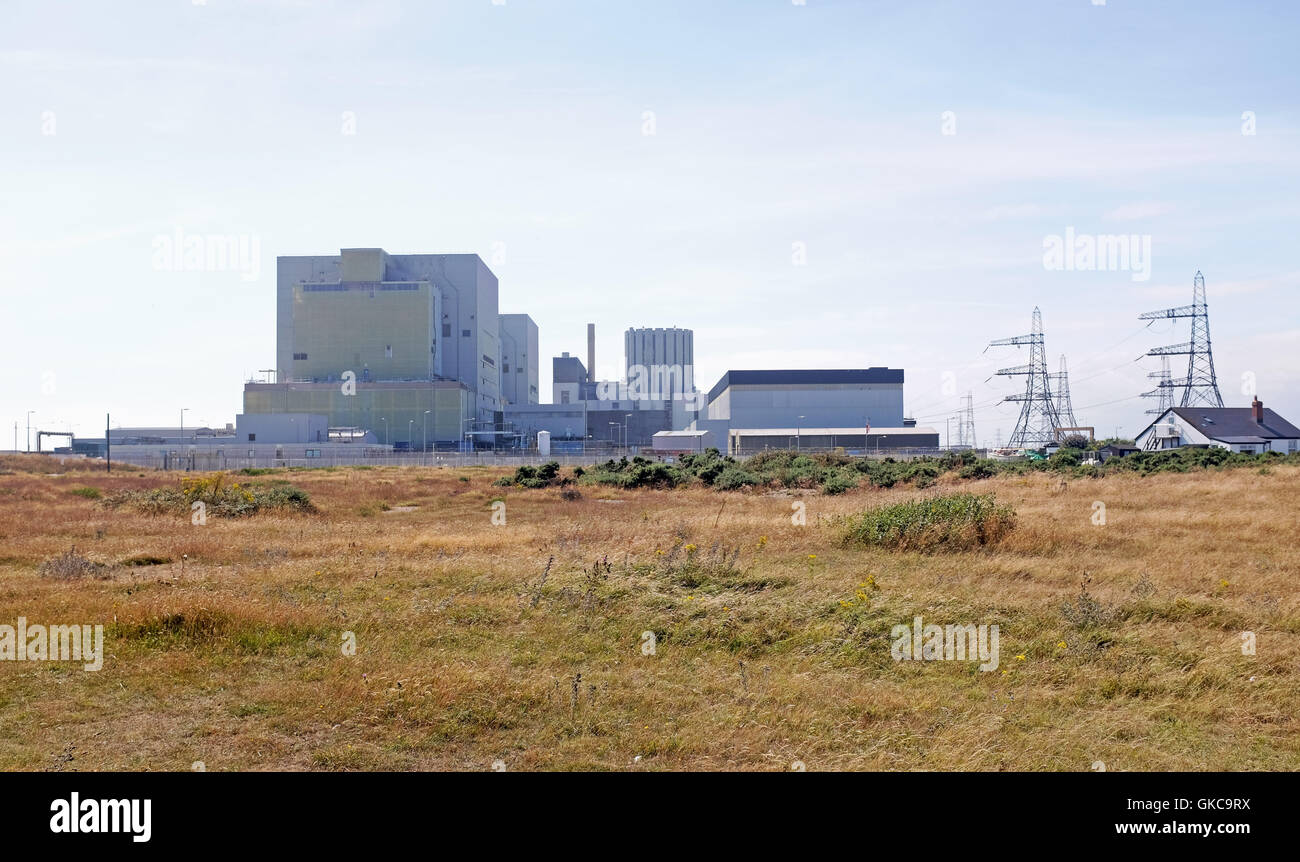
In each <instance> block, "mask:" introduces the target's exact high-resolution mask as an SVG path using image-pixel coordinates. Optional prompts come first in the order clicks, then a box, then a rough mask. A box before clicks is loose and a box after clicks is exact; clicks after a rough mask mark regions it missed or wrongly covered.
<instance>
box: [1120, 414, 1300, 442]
mask: <svg viewBox="0 0 1300 862" xmlns="http://www.w3.org/2000/svg"><path fill="white" fill-rule="evenodd" d="M1170 413H1173V414H1174V415H1176V416H1177V417H1178V418H1179V419H1182V420H1183V421H1184V422H1186V423H1187V424H1188V425H1190V426H1191V427H1193V428H1195V429H1196V430H1197V431H1199V432H1200V433H1202V434H1204V435H1205V436H1206V437H1208V438H1210V439H1211V440H1217V441H1219V442H1221V443H1231V442H1236V440H1235V438H1240V437H1263V438H1266V439H1271V440H1286V439H1290V438H1293V437H1300V428H1296V426H1294V425H1292V424H1291V423H1290V422H1288V421H1287V420H1285V419H1283V418H1282V417H1281V416H1279V415H1278V413H1277V412H1276V411H1275V410H1272V409H1270V408H1268V407H1265V408H1264V421H1263V422H1262V423H1256V422H1255V419H1254V416H1253V415H1252V413H1251V408H1250V407H1171V408H1169V410H1167V411H1165V412H1164V413H1161V414H1160V415H1159V416H1157V417H1156V420H1155V421H1154V422H1152V423H1151V424H1150V425H1148V426H1147V427H1146V428H1143V429H1142V430H1141V431H1140V432H1138V435H1137V436H1138V437H1141V436H1142V435H1143V434H1145V433H1146V432H1147V431H1149V430H1151V428H1152V427H1153V426H1155V425H1157V424H1159V422H1160V420H1161V419H1163V418H1164V417H1165V416H1167V415H1168V414H1170ZM1206 418H1207V419H1210V420H1211V421H1212V422H1213V424H1212V425H1202V424H1201V420H1202V419H1206Z"/></svg>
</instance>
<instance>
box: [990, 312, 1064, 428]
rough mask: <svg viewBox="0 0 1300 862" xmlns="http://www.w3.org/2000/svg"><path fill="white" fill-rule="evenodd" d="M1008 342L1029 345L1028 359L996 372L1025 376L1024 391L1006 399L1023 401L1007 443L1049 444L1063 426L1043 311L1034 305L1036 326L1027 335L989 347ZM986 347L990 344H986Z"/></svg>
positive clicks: (1003, 374)
mask: <svg viewBox="0 0 1300 862" xmlns="http://www.w3.org/2000/svg"><path fill="white" fill-rule="evenodd" d="M1007 345H1014V346H1022V345H1028V346H1029V362H1028V363H1027V364H1025V365H1017V366H1015V367H1013V368H1003V369H1001V370H999V371H998V372H997V373H998V374H1000V375H1002V376H1004V377H1021V376H1023V377H1024V378H1025V391H1024V394H1022V395H1008V396H1007V397H1006V398H1004V399H1002V400H1003V401H1019V402H1020V418H1019V419H1017V420H1016V427H1015V430H1014V431H1012V432H1011V439H1010V440H1009V441H1008V445H1010V446H1013V447H1016V448H1022V447H1037V446H1046V445H1048V444H1049V443H1054V442H1056V429H1057V428H1059V427H1061V422H1060V417H1058V416H1057V414H1056V401H1055V400H1054V399H1053V398H1052V382H1051V377H1050V375H1048V373H1047V348H1046V343H1045V340H1044V338H1043V314H1042V312H1041V311H1039V310H1038V307H1037V306H1035V307H1034V319H1033V326H1032V328H1031V330H1030V332H1029V334H1028V335H1017V336H1014V337H1012V338H1000V339H998V340H997V341H991V342H989V347H1001V346H1007ZM984 349H985V350H987V349H988V348H987V347H986V348H984Z"/></svg>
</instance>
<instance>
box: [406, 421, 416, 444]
mask: <svg viewBox="0 0 1300 862" xmlns="http://www.w3.org/2000/svg"><path fill="white" fill-rule="evenodd" d="M414 442H415V420H414V419H407V420H406V445H407V446H410V445H411V444H412V443H414Z"/></svg>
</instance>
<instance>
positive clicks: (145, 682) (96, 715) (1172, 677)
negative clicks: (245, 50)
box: [0, 458, 1300, 771]
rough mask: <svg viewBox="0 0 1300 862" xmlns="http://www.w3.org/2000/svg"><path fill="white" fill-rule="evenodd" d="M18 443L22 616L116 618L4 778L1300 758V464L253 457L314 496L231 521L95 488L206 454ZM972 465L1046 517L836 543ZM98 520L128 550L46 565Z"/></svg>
mask: <svg viewBox="0 0 1300 862" xmlns="http://www.w3.org/2000/svg"><path fill="white" fill-rule="evenodd" d="M33 465H36V466H33ZM0 467H3V468H5V469H3V470H0V623H3V624H8V625H15V624H16V620H17V618H18V617H19V616H23V617H25V618H26V619H27V620H28V622H29V623H45V624H59V623H69V624H71V623H85V624H95V623H102V624H104V627H105V646H104V648H105V653H106V658H105V659H104V666H103V669H102V670H100V671H98V672H86V671H83V670H82V669H81V667H80V665H79V664H74V663H57V662H18V661H3V662H0V726H3V733H0V768H2V769H6V770H57V769H62V770H106V769H124V770H189V769H191V764H193V763H194V762H195V761H202V762H203V763H204V764H206V768H207V769H208V770H374V769H379V770H415V769H452V770H488V769H492V768H493V764H494V762H496V761H501V762H502V764H504V768H506V769H509V770H511V771H516V770H541V769H552V770H553V769H581V770H588V769H596V770H627V769H643V770H790V769H791V768H798V767H797V766H795V762H796V761H799V762H801V763H802V764H804V765H805V767H806V769H808V770H809V771H813V770H850V769H852V770H899V769H902V770H916V769H938V770H1088V769H1090V768H1093V766H1092V765H1093V764H1094V763H1096V762H1097V761H1101V762H1102V763H1104V764H1105V768H1106V769H1107V770H1110V771H1122V770H1217V769H1226V770H1295V769H1300V733H1297V730H1298V729H1300V728H1298V727H1297V724H1298V719H1297V715H1300V597H1298V595H1297V576H1300V542H1297V536H1300V468H1296V467H1285V466H1279V467H1275V468H1272V469H1270V470H1265V471H1261V470H1256V469H1235V470H1223V471H1213V472H1199V473H1189V474H1160V475H1155V476H1149V477H1145V478H1143V477H1139V476H1136V475H1116V476H1109V477H1105V478H1101V479H1087V480H1070V481H1068V482H1067V481H1062V480H1061V479H1060V478H1059V477H1057V476H1052V475H1046V474H1037V475H1029V476H1004V477H999V478H994V479H988V480H983V481H978V482H967V483H956V482H955V480H952V479H947V480H945V481H944V482H941V483H940V485H939V486H938V487H936V488H932V489H928V490H926V491H918V490H915V489H913V488H906V487H897V488H894V489H892V490H888V491H885V490H877V489H860V490H856V491H851V492H849V493H846V494H843V495H840V496H822V495H819V494H817V493H816V492H805V493H802V494H801V493H799V492H781V493H770V494H765V493H762V492H753V493H720V492H716V491H712V490H708V489H699V490H684V491H683V490H678V491H654V490H634V491H620V490H615V489H610V488H603V487H593V486H579V490H580V491H581V497H580V498H579V499H575V500H569V499H564V498H562V497H561V491H560V489H557V488H547V489H539V490H517V489H502V488H498V487H493V486H492V482H493V480H494V479H496V478H497V477H498V476H500V475H501V473H502V471H493V470H489V469H482V468H480V469H465V470H448V469H412V468H403V469H397V468H392V469H386V468H376V469H369V470H367V469H337V470H322V471H297V472H291V473H286V472H279V473H276V474H273V475H266V476H257V477H236V478H238V479H239V481H241V482H254V483H270V482H272V481H275V480H288V481H290V482H292V483H293V485H295V486H297V487H299V488H301V489H303V490H305V491H306V492H308V493H309V494H310V495H311V500H312V502H313V504H314V505H315V507H316V511H315V512H312V513H296V514H259V515H255V516H252V517H244V518H221V517H209V518H208V521H207V524H206V525H193V524H191V523H190V518H189V517H188V516H183V515H154V516H150V515H144V514H138V513H135V512H134V511H132V510H131V509H129V508H118V509H113V508H109V507H106V506H105V505H104V503H103V500H102V499H94V492H90V491H81V492H79V493H74V490H75V489H79V488H86V487H89V488H93V489H96V490H97V491H99V492H100V493H101V494H102V495H104V496H107V495H109V494H110V493H113V492H117V491H121V490H125V489H146V488H158V487H163V486H169V487H179V483H180V478H181V476H180V474H175V473H172V474H167V473H155V472H144V473H140V472H136V471H134V470H130V469H129V468H128V469H122V470H120V471H115V472H114V473H113V474H112V475H111V476H108V475H105V474H104V473H103V472H102V471H101V472H88V471H78V470H71V469H69V468H68V467H66V466H61V465H59V464H58V463H57V462H55V461H52V460H46V459H42V460H40V461H36V460H34V459H31V460H24V459H21V458H13V459H8V460H7V461H5V462H4V463H3V464H0ZM954 484H960V485H965V486H969V487H970V488H972V489H974V490H978V491H980V492H981V493H983V492H992V493H994V494H996V495H997V499H998V500H999V501H1000V502H1006V503H1010V504H1011V505H1012V506H1014V508H1015V510H1016V512H1017V526H1016V528H1015V529H1014V530H1013V531H1012V532H1011V533H1010V534H1009V535H1008V536H1007V537H1006V538H1004V539H1003V540H1001V541H1000V542H999V543H997V544H996V545H994V546H990V547H985V548H983V549H980V550H976V551H967V552H960V553H944V552H940V553H929V554H920V553H911V552H898V551H888V550H876V549H865V548H862V547H852V546H847V545H844V544H843V543H841V542H840V540H839V536H840V528H839V527H838V526H837V525H836V523H835V518H836V517H837V516H840V515H845V514H849V513H853V512H858V511H861V510H863V509H866V508H869V507H873V506H877V505H880V504H882V503H886V502H895V501H901V500H906V499H911V498H915V497H922V496H926V495H929V494H932V493H934V492H935V491H940V490H945V489H948V490H951V489H952V486H953V485H954ZM494 499H504V501H505V503H506V509H505V516H506V523H505V524H504V525H494V524H493V523H492V515H493V511H492V507H491V504H492V501H493V500H494ZM1094 501H1102V502H1103V503H1105V506H1106V523H1105V525H1096V524H1094V523H1093V513H1094V510H1093V503H1094ZM794 502H802V503H804V504H806V512H807V524H806V525H805V526H797V525H795V524H793V523H792V522H791V513H792V503H794ZM74 546H75V548H76V551H77V553H78V554H82V555H84V556H85V557H87V558H89V559H90V560H92V561H95V562H99V563H103V564H105V565H104V567H102V568H100V569H98V570H97V571H96V572H95V573H92V574H90V575H87V576H86V577H83V578H79V579H58V578H53V577H50V576H48V574H42V573H41V570H40V567H41V564H42V563H43V562H44V561H46V560H49V559H51V558H54V557H57V556H58V555H60V554H62V553H64V552H66V551H68V550H70V549H71V548H73V547H74ZM160 561H165V562H160ZM130 563H135V564H130ZM1081 591H1082V592H1083V593H1084V595H1083V596H1082V597H1081ZM917 615H920V616H923V617H924V618H925V620H926V621H927V622H934V623H939V624H944V623H968V622H969V623H976V624H980V623H983V624H997V625H999V627H1000V632H1001V636H1000V665H999V667H998V669H997V670H994V671H991V672H980V671H979V670H978V669H977V667H976V664H975V663H973V662H963V661H931V662H917V661H911V662H896V661H894V660H893V659H892V658H891V656H890V645H891V639H890V636H889V635H890V629H891V627H892V626H893V625H895V624H898V623H908V622H910V621H911V620H912V618H913V617H914V616H917ZM1245 631H1250V632H1254V633H1255V635H1256V639H1257V640H1256V644H1257V651H1256V654H1255V655H1253V656H1251V655H1245V654H1243V650H1242V632H1245ZM345 632H353V633H354V634H355V638H356V650H355V655H345V654H344V650H343V649H342V645H343V642H344V637H345V634H344V633H345ZM643 632H654V633H655V638H654V640H655V650H654V654H653V655H646V654H644V652H643V644H648V640H643ZM498 768H499V767H498Z"/></svg>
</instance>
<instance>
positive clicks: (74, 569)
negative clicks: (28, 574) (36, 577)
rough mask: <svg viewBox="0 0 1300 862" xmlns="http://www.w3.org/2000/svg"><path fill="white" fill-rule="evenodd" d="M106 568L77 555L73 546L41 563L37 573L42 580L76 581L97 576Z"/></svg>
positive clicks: (101, 564)
mask: <svg viewBox="0 0 1300 862" xmlns="http://www.w3.org/2000/svg"><path fill="white" fill-rule="evenodd" d="M106 568H108V566H106V565H104V564H103V563H96V562H95V561H93V560H88V559H86V558H85V557H83V556H82V555H81V554H78V553H77V549H76V547H75V546H74V547H72V548H71V549H69V550H67V551H65V552H64V553H62V554H59V555H58V556H57V557H51V558H50V559H48V560H46V561H45V562H43V563H41V567H40V569H39V572H40V575H41V577H43V578H54V579H56V580H60V581H76V580H80V579H82V578H85V577H88V576H90V575H98V574H100V573H101V572H103V570H104V569H106Z"/></svg>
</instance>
